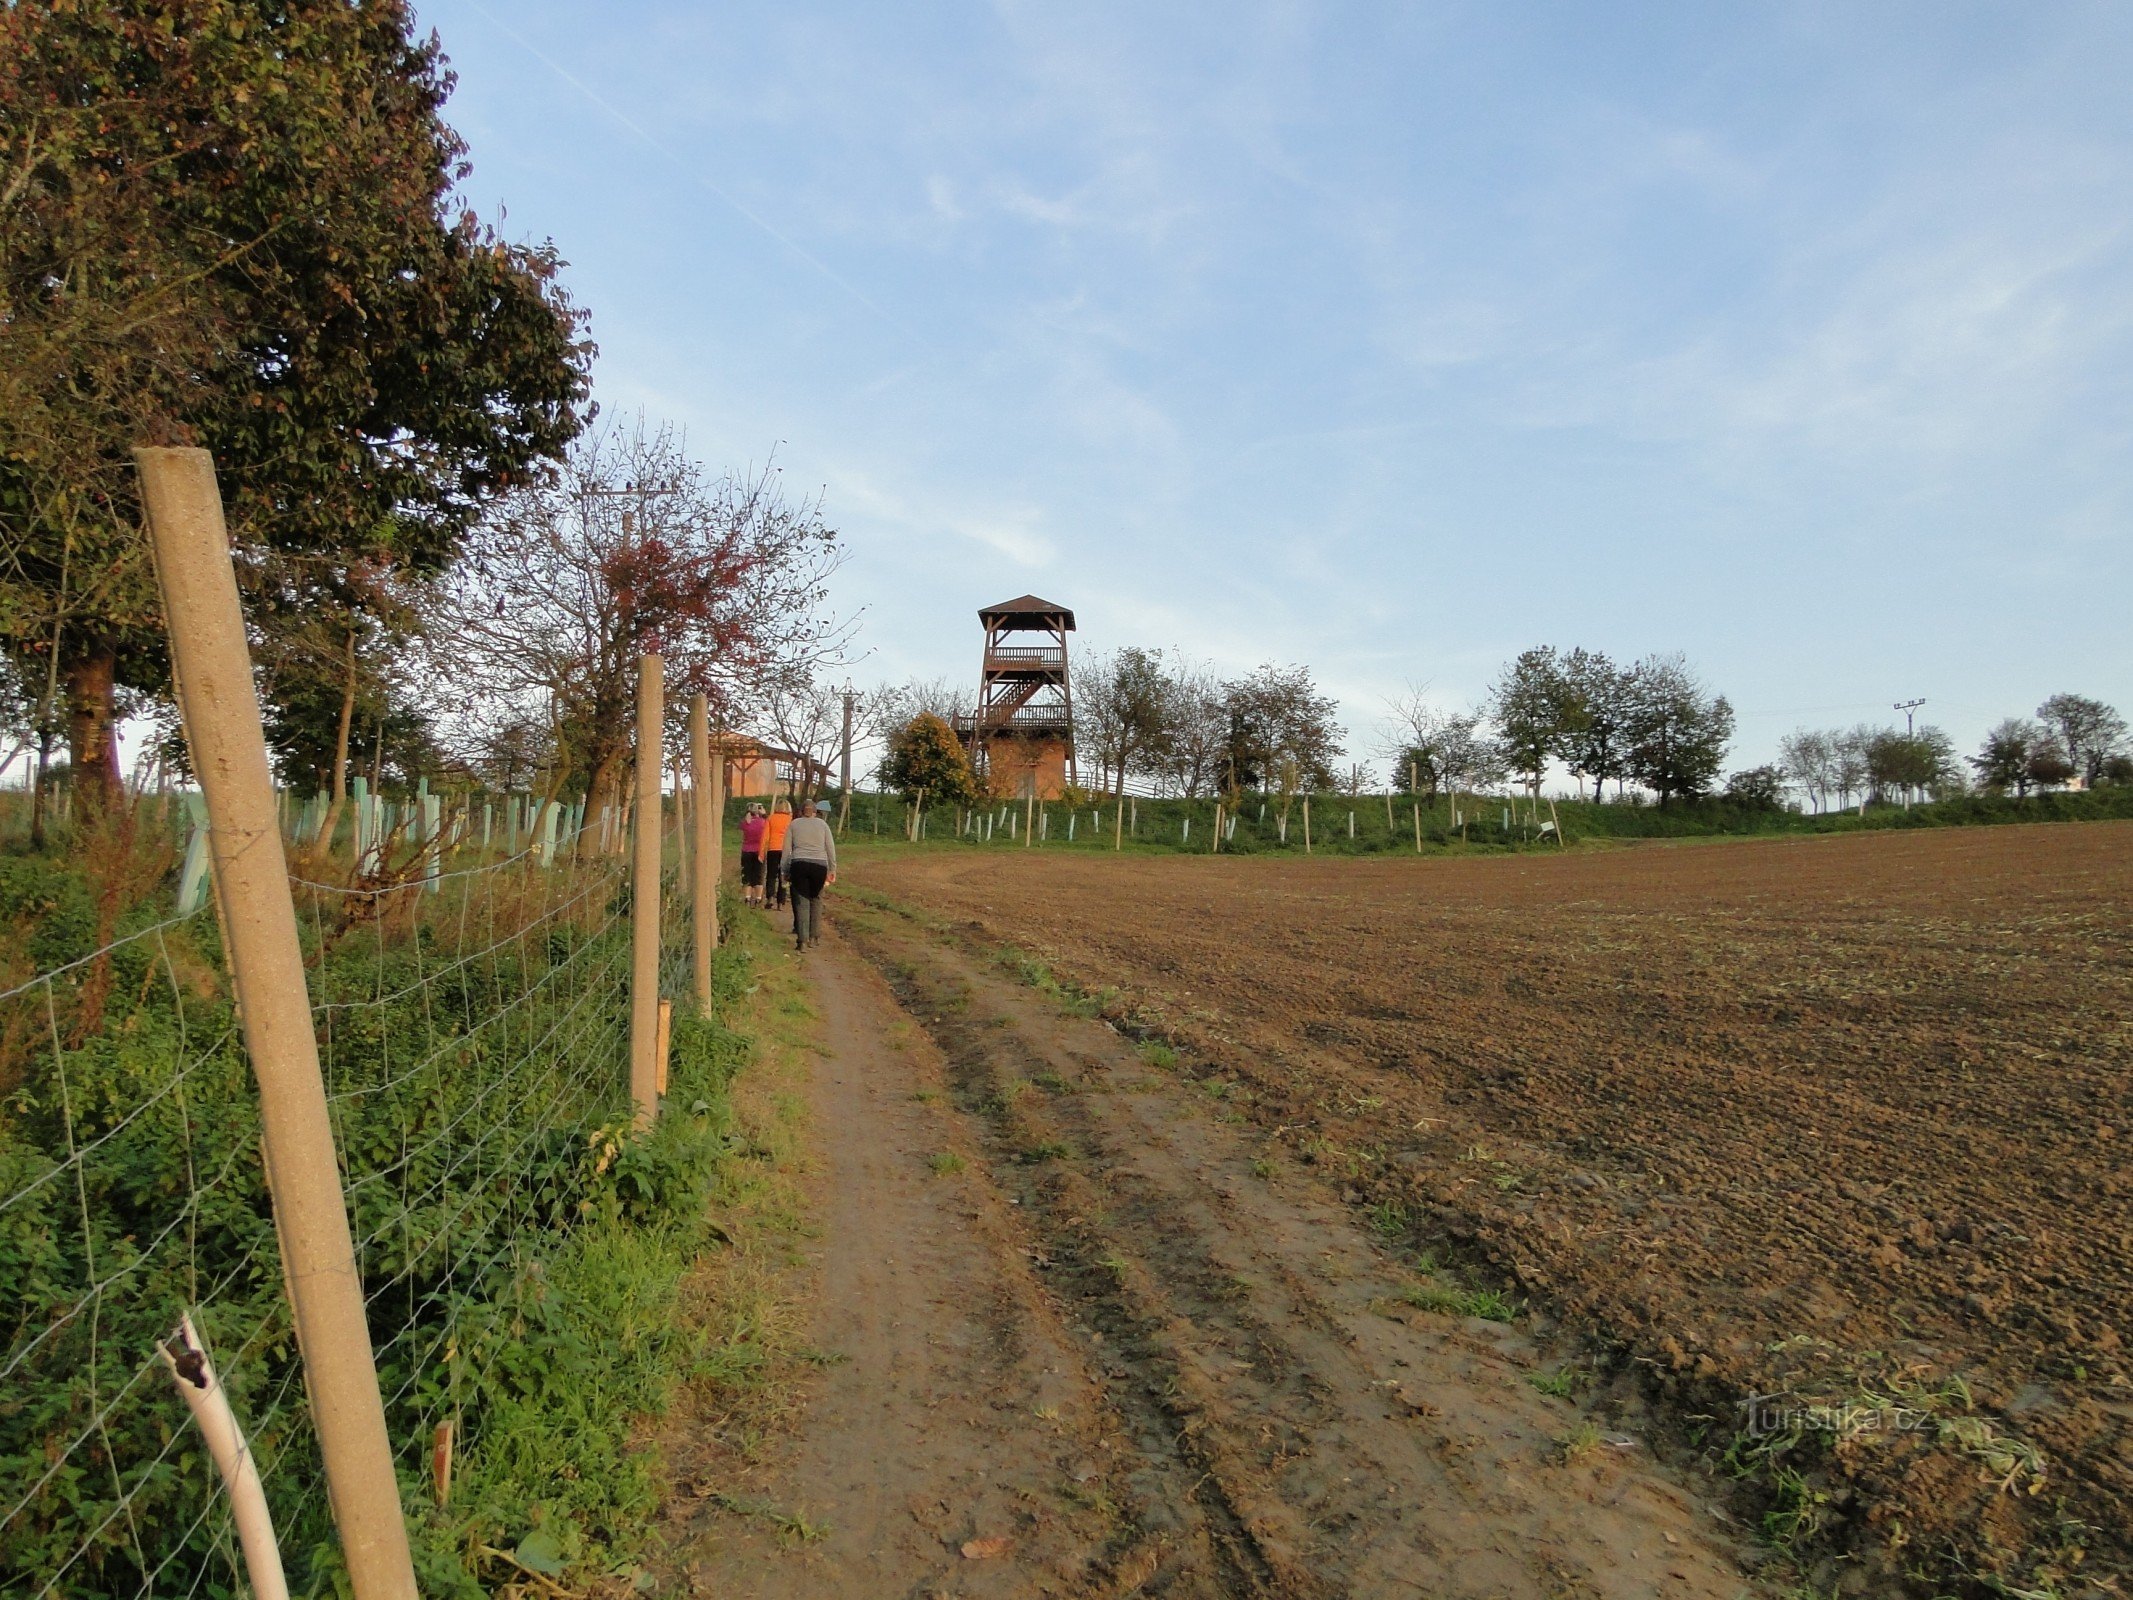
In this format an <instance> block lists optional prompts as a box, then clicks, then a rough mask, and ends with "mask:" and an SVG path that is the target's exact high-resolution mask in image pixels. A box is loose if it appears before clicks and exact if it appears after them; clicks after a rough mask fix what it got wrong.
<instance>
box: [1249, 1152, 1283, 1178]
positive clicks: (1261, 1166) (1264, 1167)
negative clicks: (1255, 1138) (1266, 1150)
mask: <svg viewBox="0 0 2133 1600" xmlns="http://www.w3.org/2000/svg"><path fill="white" fill-rule="evenodd" d="M1279 1170H1280V1169H1279V1168H1278V1167H1276V1166H1275V1165H1274V1163H1273V1162H1271V1161H1269V1160H1267V1158H1266V1157H1265V1156H1260V1157H1258V1158H1257V1159H1255V1160H1254V1161H1253V1162H1252V1176H1253V1177H1255V1178H1262V1179H1267V1180H1271V1179H1272V1178H1273V1176H1274V1174H1275V1173H1276V1172H1278V1171H1279Z"/></svg>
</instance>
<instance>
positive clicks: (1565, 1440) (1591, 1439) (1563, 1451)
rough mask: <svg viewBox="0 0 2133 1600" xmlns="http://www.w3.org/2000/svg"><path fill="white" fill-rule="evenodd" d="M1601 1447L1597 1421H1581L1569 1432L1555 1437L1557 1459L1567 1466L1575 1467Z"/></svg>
mask: <svg viewBox="0 0 2133 1600" xmlns="http://www.w3.org/2000/svg"><path fill="white" fill-rule="evenodd" d="M1599 1448H1600V1427H1599V1424H1598V1423H1596V1422H1581V1423H1579V1424H1578V1425H1577V1426H1576V1427H1574V1428H1572V1429H1571V1430H1570V1431H1569V1432H1568V1433H1563V1434H1558V1435H1556V1439H1555V1450H1556V1457H1555V1458H1556V1460H1558V1461H1560V1462H1561V1463H1562V1464H1563V1465H1564V1466H1566V1467H1574V1466H1576V1465H1577V1464H1578V1463H1579V1462H1580V1461H1583V1460H1585V1459H1587V1458H1588V1457H1590V1456H1591V1455H1592V1454H1593V1452H1594V1451H1596V1450H1598V1449H1599Z"/></svg>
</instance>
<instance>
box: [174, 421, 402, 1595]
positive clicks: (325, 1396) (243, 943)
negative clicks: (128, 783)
mask: <svg viewBox="0 0 2133 1600" xmlns="http://www.w3.org/2000/svg"><path fill="white" fill-rule="evenodd" d="M134 461H135V463H136V465H137V467H138V468H139V471H140V476H141V497H142V501H143V503H144V505H145V507H146V510H147V513H148V529H149V537H150V540H151V542H152V543H153V545H154V549H155V563H156V577H157V581H158V583H159V584H160V586H161V588H162V593H163V612H164V617H165V620H166V624H167V626H168V628H169V631H170V652H171V662H172V666H173V668H174V669H175V670H174V673H173V676H174V677H175V679H176V681H177V690H178V704H179V709H180V715H181V718H182V721H183V724H184V728H185V740H186V746H187V748H188V749H189V750H190V751H191V752H192V761H193V771H194V772H195V773H196V774H197V775H198V777H199V780H200V787H201V790H202V791H203V793H204V795H205V798H206V801H207V816H208V842H209V848H210V850H211V851H212V853H213V856H214V887H215V894H216V896H217V899H218V900H219V902H220V905H221V909H222V913H223V923H224V926H225V928H226V930H227V936H228V940H229V956H230V968H231V974H232V978H233V981H234V983H235V985H236V990H237V1001H238V1007H239V1012H240V1016H241V1018H242V1024H243V1028H244V1041H245V1049H246V1051H247V1052H248V1053H249V1055H250V1057H251V1062H252V1072H253V1076H254V1078H255V1079H256V1081H257V1082H258V1085H259V1105H260V1121H261V1126H262V1131H263V1135H264V1143H265V1156H266V1166H267V1182H268V1186H269V1188H270V1190H271V1192H272V1194H273V1197H274V1220H275V1224H276V1231H277V1233H278V1234H279V1236H280V1241H281V1250H282V1273H283V1280H284V1282H285V1283H286V1284H287V1286H288V1293H289V1302H290V1306H291V1309H292V1313H293V1318H294V1321H295V1324H296V1340H297V1349H298V1351H299V1353H300V1354H301V1356H302V1358H303V1364H304V1384H305V1388H306V1389H307V1390H308V1391H309V1394H310V1398H311V1414H312V1417H313V1419H314V1421H315V1423H316V1425H317V1429H318V1442H319V1454H320V1456H321V1457H322V1458H323V1460H324V1462H325V1468H326V1491H327V1496H328V1499H329V1501H330V1503H331V1505H332V1508H333V1520H334V1523H335V1525H336V1526H337V1527H338V1528H339V1529H340V1534H341V1550H342V1555H343V1557H344V1559H345V1560H346V1562H347V1564H348V1578H349V1583H350V1586H351V1587H352V1588H353V1589H354V1591H355V1594H356V1596H357V1600H415V1571H414V1565H413V1562H412V1560H411V1559H410V1557H409V1553H408V1543H407V1521H406V1518H405V1516H404V1515H403V1513H402V1511H401V1507H400V1485H399V1482H398V1480H397V1479H396V1478H395V1477H394V1475H393V1456H392V1444H391V1441H390V1439H389V1438H388V1437H387V1435H386V1431H385V1406H384V1403H383V1401H382V1399H381V1398H380V1396H379V1394H378V1373H377V1367H376V1364H375V1362H374V1360H373V1358H372V1355H371V1348H370V1330H369V1327H368V1325H367V1323H366V1321H365V1317H364V1303H363V1280H362V1275H361V1273H360V1272H359V1270H358V1268H357V1266H356V1259H355V1247H354V1243H353V1241H352V1239H351V1237H350V1234H349V1227H348V1207H347V1202H346V1200H345V1198H344V1197H343V1195H342V1193H341V1175H340V1174H341V1169H340V1162H339V1160H338V1158H337V1156H336V1154H335V1151H334V1143H333V1125H332V1123H331V1121H330V1120H329V1119H328V1116H327V1110H326V1087H325V1083H324V1081H323V1080H322V1079H321V1077H320V1075H319V1062H318V1040H317V1037H316V1035H315V1034H314V1033H313V1031H312V1025H311V1001H310V995H309V991H308V989H307V987H306V985H305V980H304V959H303V952H302V949H301V947H300V946H299V944H298V943H297V932H296V906H295V903H294V901H293V900H292V899H291V898H290V894H289V868H288V860H287V857H286V856H285V855H284V854H283V850H282V840H281V830H280V828H279V826H278V825H277V818H276V816H275V806H274V786H273V782H272V779H271V778H270V777H269V775H268V767H267V747H266V740H265V738H264V737H263V735H262V733H261V729H260V719H259V700H258V696H257V694H256V693H255V691H254V687H253V681H252V660H251V654H250V651H249V650H248V648H247V646H246V643H245V632H244V615H243V612H242V611H241V610H240V608H239V606H238V602H237V577H236V572H235V570H234V569H233V567H232V566H231V562H230V545H229V534H228V532H227V530H226V528H225V526H224V523H223V519H222V497H221V495H220V493H219V492H218V490H217V489H216V486H215V467H214V462H213V459H212V458H211V457H210V456H209V455H208V453H207V452H206V451H205V450H191V449H142V450H137V451H135V452H134Z"/></svg>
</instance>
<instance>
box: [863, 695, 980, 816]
mask: <svg viewBox="0 0 2133 1600" xmlns="http://www.w3.org/2000/svg"><path fill="white" fill-rule="evenodd" d="M881 783H882V786H883V787H884V788H886V789H889V790H891V791H893V792H894V793H897V794H900V795H902V796H903V797H904V798H905V799H906V800H912V801H916V800H917V799H918V798H919V797H920V796H924V798H926V799H928V800H938V801H943V802H946V803H947V804H949V805H958V806H967V805H970V804H972V803H973V802H975V801H976V800H977V798H978V792H979V791H978V779H977V774H976V773H974V772H972V771H971V770H970V757H969V755H968V753H967V752H966V751H965V750H964V749H963V741H962V740H960V739H958V738H957V737H956V736H955V730H954V729H953V728H951V727H949V726H948V724H947V723H945V722H943V721H942V720H941V719H940V718H939V717H937V716H935V715H934V714H933V713H932V712H930V711H922V712H920V713H919V714H918V715H917V716H915V717H913V718H912V719H911V720H910V721H909V722H907V723H905V724H904V725H903V726H902V727H901V728H898V729H897V730H896V732H895V734H894V735H893V736H892V737H891V738H890V740H889V750H888V754H887V755H885V756H883V757H882V759H881Z"/></svg>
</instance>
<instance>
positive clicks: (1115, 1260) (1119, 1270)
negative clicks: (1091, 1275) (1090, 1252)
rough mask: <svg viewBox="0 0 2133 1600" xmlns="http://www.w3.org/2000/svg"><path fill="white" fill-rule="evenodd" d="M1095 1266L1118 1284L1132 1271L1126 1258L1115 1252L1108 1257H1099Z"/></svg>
mask: <svg viewBox="0 0 2133 1600" xmlns="http://www.w3.org/2000/svg"><path fill="white" fill-rule="evenodd" d="M1096 1264H1097V1265H1098V1266H1099V1267H1102V1268H1103V1269H1104V1271H1106V1272H1108V1273H1110V1274H1111V1276H1112V1278H1113V1279H1114V1280H1115V1281H1117V1282H1119V1283H1124V1282H1125V1281H1126V1278H1127V1275H1128V1274H1129V1273H1131V1272H1132V1270H1133V1268H1132V1267H1131V1265H1130V1264H1128V1262H1127V1260H1126V1258H1125V1257H1124V1256H1122V1255H1120V1254H1119V1253H1118V1252H1117V1251H1116V1250H1113V1251H1112V1252H1111V1253H1110V1254H1109V1255H1106V1256H1102V1257H1099V1258H1098V1260H1097V1262H1096Z"/></svg>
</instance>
